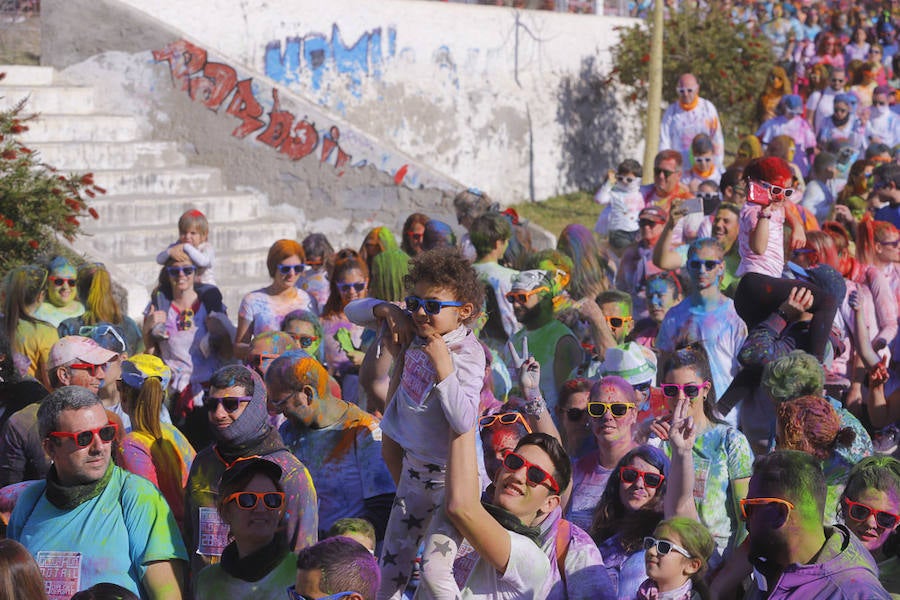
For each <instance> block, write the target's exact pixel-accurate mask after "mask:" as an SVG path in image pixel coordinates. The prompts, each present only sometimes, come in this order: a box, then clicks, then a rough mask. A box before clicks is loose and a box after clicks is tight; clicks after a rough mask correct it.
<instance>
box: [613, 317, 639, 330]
mask: <svg viewBox="0 0 900 600" xmlns="http://www.w3.org/2000/svg"><path fill="white" fill-rule="evenodd" d="M633 320H634V318H633V317H606V322H607V323H608V324H609V326H610V327H612V328H613V329H618V328H619V327H622V326H623V325H625V323H630V322H631V321H633Z"/></svg>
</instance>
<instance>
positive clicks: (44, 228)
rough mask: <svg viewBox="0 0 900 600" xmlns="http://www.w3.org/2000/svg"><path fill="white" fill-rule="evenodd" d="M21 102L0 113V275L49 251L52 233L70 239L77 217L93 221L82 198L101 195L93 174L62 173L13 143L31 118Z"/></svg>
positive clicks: (78, 230)
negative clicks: (89, 218)
mask: <svg viewBox="0 0 900 600" xmlns="http://www.w3.org/2000/svg"><path fill="white" fill-rule="evenodd" d="M2 75H3V74H2V73H0V79H2ZM26 102H27V100H23V101H22V102H20V103H19V104H18V105H16V106H15V107H14V108H13V109H11V110H8V111H4V112H0V271H8V270H9V269H11V268H13V267H15V266H18V265H21V264H28V263H31V262H33V261H34V260H35V259H36V258H37V257H39V256H41V255H45V254H47V253H48V252H52V251H54V250H55V247H56V246H57V241H56V240H57V237H56V236H57V235H61V236H63V237H64V238H66V239H67V240H69V241H71V240H73V239H74V238H75V237H76V236H77V235H79V234H80V233H81V221H80V219H83V218H85V217H92V218H94V219H96V218H97V211H96V210H94V209H93V208H91V207H89V206H88V204H87V200H86V198H88V199H89V198H93V197H95V196H96V195H97V194H104V193H106V190H104V189H102V188H100V187H98V186H97V185H95V184H94V176H93V174H91V173H84V174H74V173H73V174H69V175H62V174H60V173H59V172H57V170H56V169H55V168H53V167H52V166H50V165H46V164H44V163H42V162H40V160H39V157H38V154H37V153H36V152H34V151H33V150H31V149H30V148H27V147H26V146H25V145H23V144H22V143H21V142H20V141H19V140H18V139H17V135H19V134H21V133H23V132H25V131H28V121H29V120H30V119H32V118H34V115H32V116H27V117H26V116H23V115H24V114H25V113H24V110H25V107H26Z"/></svg>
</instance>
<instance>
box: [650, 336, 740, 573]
mask: <svg viewBox="0 0 900 600" xmlns="http://www.w3.org/2000/svg"><path fill="white" fill-rule="evenodd" d="M657 374H658V377H659V381H660V387H662V391H663V395H664V396H665V397H666V401H667V403H668V405H669V407H670V410H673V412H674V409H676V408H677V403H678V402H685V401H687V407H688V410H687V417H688V418H690V419H692V421H693V428H694V430H695V436H696V441H695V442H694V444H693V460H694V472H695V480H696V484H695V486H694V498H695V500H696V509H697V515H698V517H699V520H700V522H701V523H703V524H704V525H706V527H707V528H708V529H709V531H710V533H711V534H712V536H713V538H714V539H715V541H716V552H715V553H714V555H713V557H712V559H711V560H710V566H711V567H712V568H713V569H715V568H716V567H717V566H718V565H719V564H721V562H722V560H723V558H725V557H727V556H728V554H729V552H731V551H732V550H733V549H734V547H735V546H736V544H737V543H738V542H739V541H740V539H741V535H740V534H741V529H742V527H743V525H742V524H741V520H740V517H739V515H740V509H739V505H738V502H739V500H740V499H741V498H744V497H746V495H747V486H748V484H749V481H750V475H751V474H752V469H753V452H752V451H751V450H750V443H749V442H748V441H747V438H746V437H744V434H743V433H741V432H740V431H738V430H737V429H735V428H734V427H732V426H731V425H728V424H727V423H725V422H724V421H722V420H721V419H720V418H718V417H717V416H716V412H715V404H716V390H715V388H714V386H713V381H712V373H711V371H710V368H709V358H708V357H707V354H706V351H705V350H704V349H703V346H701V345H700V344H692V345H690V346H687V347H685V348H681V349H678V350H675V351H674V352H672V353H671V354H669V355H668V356H666V357H665V358H663V360H662V361H661V364H660V368H659V370H658V372H657ZM670 420H671V418H669V417H663V418H661V419H659V420H658V422H659V423H667V422H668V421H670ZM654 431H657V432H658V433H659V434H660V437H661V438H663V439H668V438H670V437H671V435H670V434H671V428H669V427H666V426H665V425H663V429H662V430H658V429H654ZM666 444H667V445H668V446H670V447H672V446H673V443H672V441H671V440H669V441H667V442H666Z"/></svg>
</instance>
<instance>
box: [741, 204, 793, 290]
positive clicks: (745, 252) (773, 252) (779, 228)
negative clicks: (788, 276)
mask: <svg viewBox="0 0 900 600" xmlns="http://www.w3.org/2000/svg"><path fill="white" fill-rule="evenodd" d="M762 208H763V207H762V206H760V205H759V204H753V203H751V202H748V203H746V204H744V206H743V208H741V218H740V231H739V232H738V251H739V252H740V253H741V264H740V265H739V266H738V270H737V273H736V275H737V276H738V277H740V276H741V275H743V274H744V273H761V274H762V275H769V276H771V277H781V271H782V269H784V207H782V206H778V207H777V208H776V207H773V208H772V212H771V215H772V218H771V219H770V221H769V241H768V243H767V244H766V251H765V253H764V254H757V253H755V252H754V251H753V250H751V249H750V232H751V231H753V229H754V228H755V227H756V224H757V223H758V222H759V211H760V210H762Z"/></svg>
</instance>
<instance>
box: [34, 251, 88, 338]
mask: <svg viewBox="0 0 900 600" xmlns="http://www.w3.org/2000/svg"><path fill="white" fill-rule="evenodd" d="M47 270H48V271H49V272H50V276H49V277H48V278H47V280H48V282H49V285H48V286H47V298H46V299H45V300H44V302H42V303H41V305H40V307H38V309H37V311H35V313H34V316H35V317H37V318H38V319H41V320H42V321H46V322H47V323H50V325H52V326H53V327H58V326H59V324H60V323H62V322H63V321H64V320H65V319H69V318H72V317H77V316H79V315H82V314H84V305H83V304H82V303H81V302H79V300H78V293H77V292H76V290H75V282H76V279H75V277H76V275H77V271H76V270H75V267H74V266H73V265H72V263H70V262H69V259H67V258H66V257H64V256H56V257H54V258H53V259H52V260H51V261H50V264H49V265H48V266H47Z"/></svg>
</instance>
